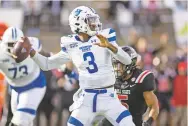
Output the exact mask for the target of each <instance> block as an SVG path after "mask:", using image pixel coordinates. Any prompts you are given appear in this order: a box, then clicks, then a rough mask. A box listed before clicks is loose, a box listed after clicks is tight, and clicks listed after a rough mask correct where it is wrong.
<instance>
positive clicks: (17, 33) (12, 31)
mask: <svg viewBox="0 0 188 126" xmlns="http://www.w3.org/2000/svg"><path fill="white" fill-rule="evenodd" d="M22 37H24V34H23V32H22V31H21V30H20V29H19V28H16V27H9V28H8V29H7V30H6V31H5V32H4V34H3V36H2V41H1V44H2V46H3V47H4V48H3V49H4V50H5V51H6V52H7V53H8V54H10V55H12V54H11V52H12V48H13V47H14V44H15V43H16V42H18V41H21V38H22Z"/></svg>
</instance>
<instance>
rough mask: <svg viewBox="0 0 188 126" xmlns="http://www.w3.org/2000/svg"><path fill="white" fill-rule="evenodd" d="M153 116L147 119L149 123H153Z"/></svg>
mask: <svg viewBox="0 0 188 126" xmlns="http://www.w3.org/2000/svg"><path fill="white" fill-rule="evenodd" d="M153 120H154V119H153V117H149V119H148V120H147V121H146V122H147V123H149V124H150V125H151V124H152V122H153Z"/></svg>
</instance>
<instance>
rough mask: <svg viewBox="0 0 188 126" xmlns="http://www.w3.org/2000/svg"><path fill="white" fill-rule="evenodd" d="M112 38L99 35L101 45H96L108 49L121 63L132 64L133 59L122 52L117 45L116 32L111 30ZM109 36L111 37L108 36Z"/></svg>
mask: <svg viewBox="0 0 188 126" xmlns="http://www.w3.org/2000/svg"><path fill="white" fill-rule="evenodd" d="M109 34H111V35H112V36H111V37H109V38H106V37H104V36H103V35H97V37H98V38H99V39H100V43H96V45H98V46H100V47H105V48H108V49H109V51H110V53H111V54H112V56H113V57H114V58H115V59H117V60H119V61H121V62H122V63H123V64H125V65H128V64H130V63H131V57H130V56H129V55H128V54H127V53H126V52H125V51H123V50H122V48H121V47H119V46H118V45H117V43H116V34H115V30H113V29H110V33H109ZM108 36H109V35H108Z"/></svg>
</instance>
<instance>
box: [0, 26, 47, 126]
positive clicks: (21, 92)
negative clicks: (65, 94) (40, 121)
mask: <svg viewBox="0 0 188 126" xmlns="http://www.w3.org/2000/svg"><path fill="white" fill-rule="evenodd" d="M21 37H24V35H23V32H22V31H21V30H20V29H18V28H15V27H9V28H8V29H7V30H6V31H5V32H4V34H3V37H2V42H1V44H0V50H1V51H0V71H1V72H2V73H3V74H4V75H5V76H6V80H7V82H8V84H10V87H11V89H12V90H11V109H12V112H13V119H12V121H11V124H10V126H33V124H32V123H33V119H34V117H35V115H36V110H37V108H38V105H39V103H40V102H41V100H42V98H43V96H44V94H45V91H46V82H45V81H46V79H45V77H44V75H43V73H42V72H41V71H40V68H39V67H38V65H37V64H36V63H35V62H34V61H33V60H32V59H31V58H30V57H27V58H26V59H25V60H24V61H23V62H21V63H16V61H15V59H14V58H13V55H12V54H11V52H12V48H13V45H14V44H15V43H16V42H18V41H20V40H21ZM29 40H30V42H31V44H32V45H33V46H32V48H34V49H35V50H37V51H40V50H41V44H40V42H39V40H38V39H37V38H34V37H29Z"/></svg>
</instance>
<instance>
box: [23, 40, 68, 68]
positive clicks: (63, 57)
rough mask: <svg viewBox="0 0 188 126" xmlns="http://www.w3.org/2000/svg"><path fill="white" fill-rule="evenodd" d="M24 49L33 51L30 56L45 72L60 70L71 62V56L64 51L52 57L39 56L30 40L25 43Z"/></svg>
mask: <svg viewBox="0 0 188 126" xmlns="http://www.w3.org/2000/svg"><path fill="white" fill-rule="evenodd" d="M24 48H26V49H31V51H30V56H31V57H32V59H33V60H34V61H35V62H36V63H37V64H38V65H39V67H40V68H41V69H42V70H44V71H47V70H51V69H55V68H58V67H59V66H61V65H62V64H64V63H67V62H68V61H70V58H69V55H68V54H67V53H65V52H63V51H60V52H59V53H57V54H55V55H53V56H51V57H45V56H42V55H41V54H39V53H38V52H36V51H35V50H34V49H32V48H31V45H30V42H29V40H28V39H26V40H25V41H24Z"/></svg>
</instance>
